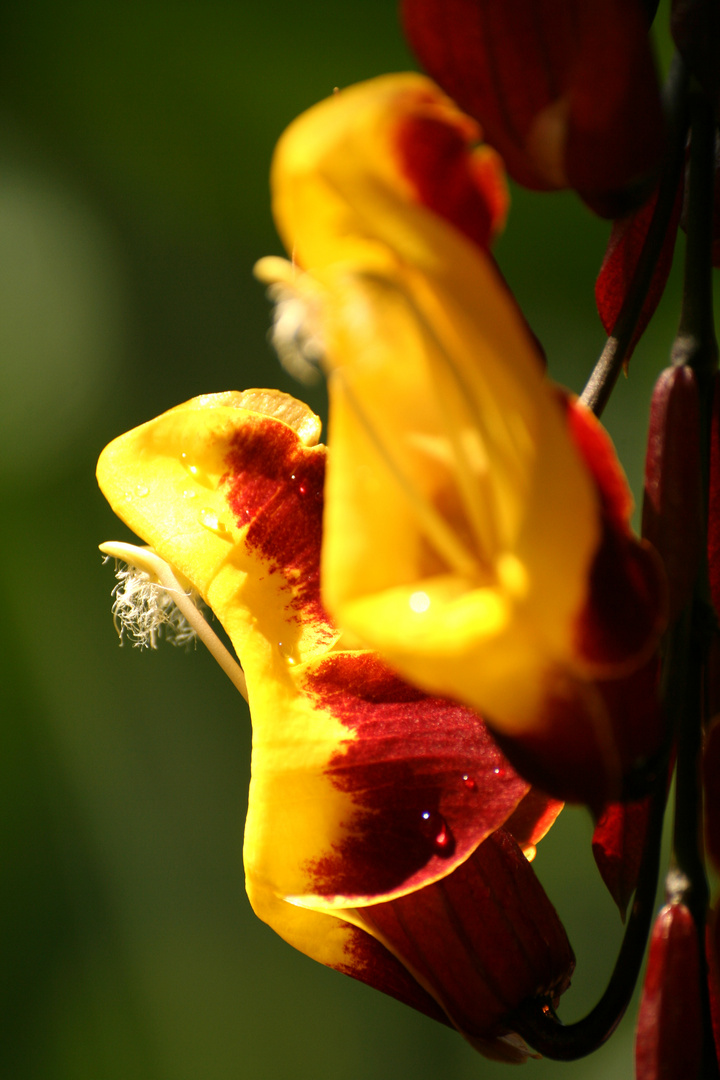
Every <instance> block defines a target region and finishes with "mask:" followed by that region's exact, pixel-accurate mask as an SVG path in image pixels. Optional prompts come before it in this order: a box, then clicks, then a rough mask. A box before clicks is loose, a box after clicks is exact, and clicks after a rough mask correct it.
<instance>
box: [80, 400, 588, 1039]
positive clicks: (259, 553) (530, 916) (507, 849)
mask: <svg viewBox="0 0 720 1080" xmlns="http://www.w3.org/2000/svg"><path fill="white" fill-rule="evenodd" d="M318 435H319V421H318V420H317V418H316V417H315V416H313V414H312V413H311V412H310V411H309V410H308V409H307V408H306V407H305V406H302V405H301V404H300V403H299V402H296V401H294V400H293V399H292V398H288V397H287V396H286V395H284V394H280V393H276V392H271V391H248V392H246V393H242V394H240V393H228V394H214V395H207V396H205V397H201V398H195V399H194V400H192V401H189V402H187V403H185V404H184V405H181V406H178V407H177V408H175V409H171V410H170V411H169V412H167V413H165V414H163V415H162V416H160V417H158V418H157V419H155V420H152V421H150V422H149V423H147V424H143V425H142V426H141V427H139V428H136V429H135V430H133V431H130V432H128V433H127V434H125V435H123V436H121V437H120V438H119V439H116V440H115V441H114V442H113V443H111V444H110V445H109V446H108V447H107V448H106V449H105V451H104V452H103V454H102V456H101V458H100V462H99V464H98V478H99V482H100V486H101V488H102V490H103V492H104V494H105V495H106V497H107V498H108V500H109V502H110V503H111V505H112V506H113V508H114V509H115V510H116V512H117V513H118V514H119V515H120V516H121V517H122V519H123V520H124V521H125V522H126V523H127V524H128V525H129V526H130V528H131V529H133V530H134V531H135V532H136V533H137V534H138V535H139V536H140V537H142V539H143V540H144V541H145V542H146V543H148V544H149V545H150V547H151V550H152V555H151V556H150V557H149V558H148V555H147V553H146V552H145V549H143V550H140V551H138V553H137V555H136V556H134V555H133V549H132V548H131V546H129V545H113V544H109V545H104V550H106V551H107V552H109V553H110V554H118V555H121V556H122V557H123V558H125V559H130V560H132V559H133V558H135V559H136V561H137V562H138V564H139V565H140V566H147V567H150V566H151V562H150V560H151V559H155V558H159V559H160V560H162V561H163V563H165V564H167V565H168V566H169V567H170V569H171V571H172V573H173V575H174V577H175V578H176V580H178V581H179V582H182V583H183V584H186V585H188V586H189V587H191V588H192V589H193V590H194V591H195V592H197V593H199V595H200V596H201V597H202V599H203V600H204V601H205V603H207V604H208V605H209V606H210V607H211V608H212V610H213V612H214V613H215V615H216V616H217V617H218V618H219V619H220V621H221V623H222V624H223V626H224V628H225V630H226V631H227V633H228V635H229V636H230V638H231V640H232V642H233V645H234V647H235V649H236V652H237V654H238V656H239V657H240V659H241V662H242V665H243V669H244V673H245V678H246V680H247V692H248V698H249V704H250V709H251V714H252V720H253V753H252V782H251V787H250V797H249V810H248V817H247V824H246V830H245V846H244V859H245V869H246V878H247V889H248V895H249V897H250V900H251V903H252V905H253V907H254V908H255V911H256V912H257V913H258V915H259V916H260V917H261V918H262V919H264V920H265V921H266V922H268V923H269V924H270V925H271V926H272V927H273V928H274V929H275V930H276V931H277V932H278V933H279V934H281V935H282V936H283V937H284V938H285V939H286V940H288V941H289V942H291V943H292V944H293V945H295V946H296V947H297V948H299V949H301V950H302V951H303V952H305V953H307V954H308V955H310V956H312V957H314V958H315V959H317V960H320V961H321V962H322V963H324V964H327V965H329V966H330V967H334V968H338V969H339V970H341V971H345V972H347V973H348V974H351V975H354V976H355V977H356V978H359V979H362V980H364V981H366V982H369V983H370V984H371V985H373V986H377V987H378V988H380V989H382V990H385V991H386V992H388V993H390V994H392V995H394V996H395V997H398V998H400V999H401V1000H403V1001H405V1002H407V1003H408V1004H410V1005H413V1006H414V1007H416V1008H418V1009H420V1010H421V1011H423V1012H425V1013H427V1014H429V1015H430V1016H433V1017H435V1018H436V1019H442V1020H444V1021H445V1022H450V1023H453V1024H454V1025H455V1026H457V1027H458V1028H459V1029H460V1030H461V1031H462V1032H463V1034H465V1035H466V1037H467V1038H469V1039H470V1040H471V1041H472V1042H473V1043H474V1045H476V1046H477V1047H478V1048H479V1049H481V1050H483V1052H485V1053H488V1054H490V1055H491V1056H499V1057H503V1058H508V1059H517V1060H520V1059H522V1057H523V1056H524V1055H525V1054H526V1053H527V1051H526V1049H525V1048H524V1045H523V1044H522V1041H521V1040H518V1039H517V1038H515V1037H513V1036H512V1011H513V1009H514V1008H516V1007H517V1006H518V1005H519V1004H520V1003H521V1002H522V1001H523V1000H524V999H526V998H528V997H532V996H535V995H538V994H539V995H543V996H547V995H549V996H556V995H557V994H559V993H561V992H562V990H563V989H565V987H566V986H567V984H568V982H569V974H570V971H571V970H572V966H573V958H572V952H571V950H570V947H569V945H568V943H567V938H566V936H565V932H564V930H563V928H562V925H561V924H560V922H559V920H558V918H557V916H556V914H555V912H554V910H553V908H552V906H551V905H550V902H549V901H548V899H547V897H546V896H545V894H544V892H543V890H542V887H541V886H540V884H539V882H538V881H537V879H536V878H535V875H534V873H533V871H532V869H531V867H530V864H529V863H528V861H527V859H526V857H525V855H524V854H523V850H522V849H525V850H526V851H528V853H529V854H532V849H533V845H534V844H535V843H536V842H537V840H538V839H539V838H540V837H541V836H542V835H543V833H544V832H545V831H546V829H547V828H548V827H549V825H550V824H551V823H552V821H553V819H554V817H555V816H556V815H557V813H558V811H559V809H560V804H559V803H557V802H555V801H553V800H551V799H548V798H547V797H546V796H543V795H542V794H540V793H536V792H533V791H532V789H531V788H530V785H529V784H528V783H527V781H525V780H523V779H522V778H521V777H520V776H519V775H518V774H517V773H516V772H515V771H514V770H513V769H512V767H511V766H510V765H509V763H508V762H507V761H506V760H505V758H504V757H503V755H502V753H501V752H500V751H499V750H498V748H497V747H496V745H495V744H494V742H493V740H492V738H491V737H490V735H489V733H488V731H487V729H486V727H485V725H484V724H483V722H482V720H481V719H480V718H479V717H478V716H477V715H476V714H475V713H473V712H472V711H471V710H470V709H468V708H466V707H464V706H462V705H458V704H456V703H454V702H451V701H446V700H442V699H439V698H434V697H429V696H427V695H426V694H424V693H422V692H421V691H419V690H417V689H416V688H414V687H412V686H410V685H408V684H407V683H404V682H403V681H402V680H401V679H400V678H398V676H397V675H395V674H394V673H393V672H392V671H390V669H389V668H388V667H387V666H386V665H385V664H384V663H383V662H382V661H381V660H380V659H379V658H378V657H377V656H376V655H375V654H373V653H369V652H367V651H365V650H355V649H348V648H346V647H345V646H344V643H343V639H342V637H341V635H340V633H339V631H338V630H337V629H336V627H335V626H334V625H333V623H332V622H331V621H330V619H329V618H328V616H327V614H326V612H325V609H324V606H323V603H322V601H321V597H320V544H321V538H322V510H323V478H324V468H325V448H324V447H323V446H321V445H318V444H317V439H318ZM489 926H491V927H492V928H493V929H492V932H491V933H489V934H488V933H486V932H485V931H486V929H487V928H488V927H489Z"/></svg>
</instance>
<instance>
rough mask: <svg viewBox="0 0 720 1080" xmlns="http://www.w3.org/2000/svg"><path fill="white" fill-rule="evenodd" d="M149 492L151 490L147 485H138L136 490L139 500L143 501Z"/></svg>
mask: <svg viewBox="0 0 720 1080" xmlns="http://www.w3.org/2000/svg"><path fill="white" fill-rule="evenodd" d="M149 490H150V488H149V487H146V486H145V484H138V485H137V486H136V488H135V494H136V495H137V497H138V498H139V499H142V498H144V497H145V496H146V495H147V493H148V491H149Z"/></svg>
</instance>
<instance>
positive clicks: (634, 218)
mask: <svg viewBox="0 0 720 1080" xmlns="http://www.w3.org/2000/svg"><path fill="white" fill-rule="evenodd" d="M657 199H658V188H656V189H655V191H654V192H653V194H652V195H651V196H650V198H649V199H648V201H647V202H646V203H645V204H644V205H643V206H641V207H640V208H639V209H638V210H635V211H634V212H633V213H631V214H627V215H625V217H622V218H618V220H617V221H615V222H614V223H613V227H612V232H611V233H610V239H609V240H608V246H607V249H606V251H605V258H604V259H603V264H602V266H601V267H600V273H599V274H598V278H597V281H596V283H595V302H596V304H597V309H598V313H599V315H600V318H601V320H602V324H603V326H604V328H605V332H606V333H607V334H611V333H612V332H613V330H614V328H615V324H616V322H617V318H618V316H619V314H620V312H621V310H622V306H623V304H624V302H625V298H626V297H627V294H628V291H629V289H630V286H631V284H632V282H633V280H634V278H635V272H636V270H637V267H638V263H639V261H640V256H641V255H642V250H643V247H644V245H645V241H646V239H647V235H648V230H649V228H650V223H651V221H652V218H653V214H654V212H655V206H656V204H657ZM681 207H682V185H681V184H680V185H678V193H677V197H676V199H675V203H674V206H673V211H672V215H671V217H670V221H669V223H668V227H667V230H666V232H665V237H664V240H663V243H662V246H661V248H660V254H659V256H658V258H657V260H656V262H655V265H654V267H653V271H652V277H651V279H650V286H649V288H648V291H647V294H646V297H645V301H644V303H643V306H642V308H641V310H640V316H639V318H638V321H637V325H636V327H635V333H634V334H633V337H632V339H631V342H630V346H629V348H628V351H627V353H626V356H625V361H626V362H627V361H628V360H629V359H630V357H631V355H632V352H633V350H634V348H635V346H636V345H637V343H638V341H639V340H640V338H641V337H642V335H643V333H644V332H645V328H646V327H647V325H648V323H649V322H650V319H651V318H652V317H653V315H654V313H655V309H656V307H657V306H658V304H659V302H660V298H661V297H662V294H663V292H664V290H665V285H666V284H667V279H668V274H669V273H670V267H671V266H672V260H673V252H674V251H675V238H676V236H677V226H678V220H679V217H680V210H681Z"/></svg>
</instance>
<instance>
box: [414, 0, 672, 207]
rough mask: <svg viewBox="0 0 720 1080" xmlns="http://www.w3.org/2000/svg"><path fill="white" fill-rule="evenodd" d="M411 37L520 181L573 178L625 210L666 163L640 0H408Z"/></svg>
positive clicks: (594, 197) (536, 183)
mask: <svg viewBox="0 0 720 1080" xmlns="http://www.w3.org/2000/svg"><path fill="white" fill-rule="evenodd" d="M402 11H403V20H404V24H405V29H406V32H407V35H408V39H409V41H410V44H411V46H412V47H413V49H414V51H415V52H416V53H417V55H418V57H419V58H420V61H421V62H422V64H423V65H424V67H425V68H426V69H427V70H428V72H429V73H430V74H431V75H432V76H433V78H434V79H435V80H436V81H437V82H438V83H439V84H440V85H441V86H442V87H443V88H444V89H445V90H446V91H447V92H448V93H449V94H450V96H451V97H453V98H454V99H455V100H456V101H457V102H458V103H459V105H460V106H461V107H462V108H463V109H464V110H465V111H466V112H468V113H470V115H471V116H475V117H476V118H477V119H478V120H480V122H481V123H482V125H483V128H484V131H485V137H486V139H487V141H488V142H489V143H491V144H492V145H493V146H495V147H497V149H498V150H499V151H500V153H501V154H502V156H503V158H504V160H505V163H506V166H507V168H508V171H509V173H510V175H511V176H512V177H513V178H514V179H515V180H517V182H518V183H520V184H523V185H525V186H526V187H530V188H535V189H538V190H547V189H552V188H557V187H565V186H568V185H570V186H575V187H576V188H577V189H578V190H579V191H580V192H581V194H582V195H583V197H584V198H586V199H587V200H588V201H589V202H590V204H591V205H593V207H594V208H595V209H597V210H598V212H600V213H606V214H607V213H609V214H610V215H611V216H617V214H618V213H619V212H620V211H619V210H618V205H619V204H618V199H619V200H620V204H622V201H623V200H624V199H625V198H626V197H627V196H628V191H627V189H632V188H633V187H634V186H635V185H636V184H642V183H643V182H644V181H646V180H647V178H648V176H650V175H652V173H653V172H654V170H655V169H656V167H657V166H658V165H659V162H660V158H661V155H662V151H663V146H664V122H663V116H662V110H661V107H660V99H659V93H658V88H657V79H656V76H655V70H654V64H653V60H652V54H651V51H650V47H649V44H648V37H647V20H646V18H645V16H644V14H643V11H642V7H641V5H640V4H639V3H637V2H634V0H591V2H588V0H515V2H509V0H483V2H482V3H480V2H478V0H404V2H403V5H402Z"/></svg>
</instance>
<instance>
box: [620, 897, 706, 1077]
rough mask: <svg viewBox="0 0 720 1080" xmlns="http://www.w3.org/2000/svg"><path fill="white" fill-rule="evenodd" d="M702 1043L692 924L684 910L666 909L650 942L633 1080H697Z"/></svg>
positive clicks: (673, 906) (677, 906) (670, 906)
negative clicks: (635, 1079) (634, 1078)
mask: <svg viewBox="0 0 720 1080" xmlns="http://www.w3.org/2000/svg"><path fill="white" fill-rule="evenodd" d="M702 1038H703V1031H702V1009H701V1004H700V964H699V957H698V939H697V932H696V929H695V923H694V922H693V919H692V916H691V914H690V912H689V911H688V909H687V908H686V907H685V905H684V904H679V903H674V904H667V905H666V906H665V907H664V908H663V909H662V911H661V912H660V914H659V915H658V917H657V919H656V921H655V926H654V927H653V932H652V938H651V940H650V953H649V958H648V966H647V973H646V975H645V984H644V986H643V994H642V999H641V1001H640V1014H639V1017H638V1026H637V1036H636V1043H635V1065H636V1070H637V1072H636V1076H637V1080H696V1078H697V1077H698V1075H699V1072H700V1064H701V1057H702Z"/></svg>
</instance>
